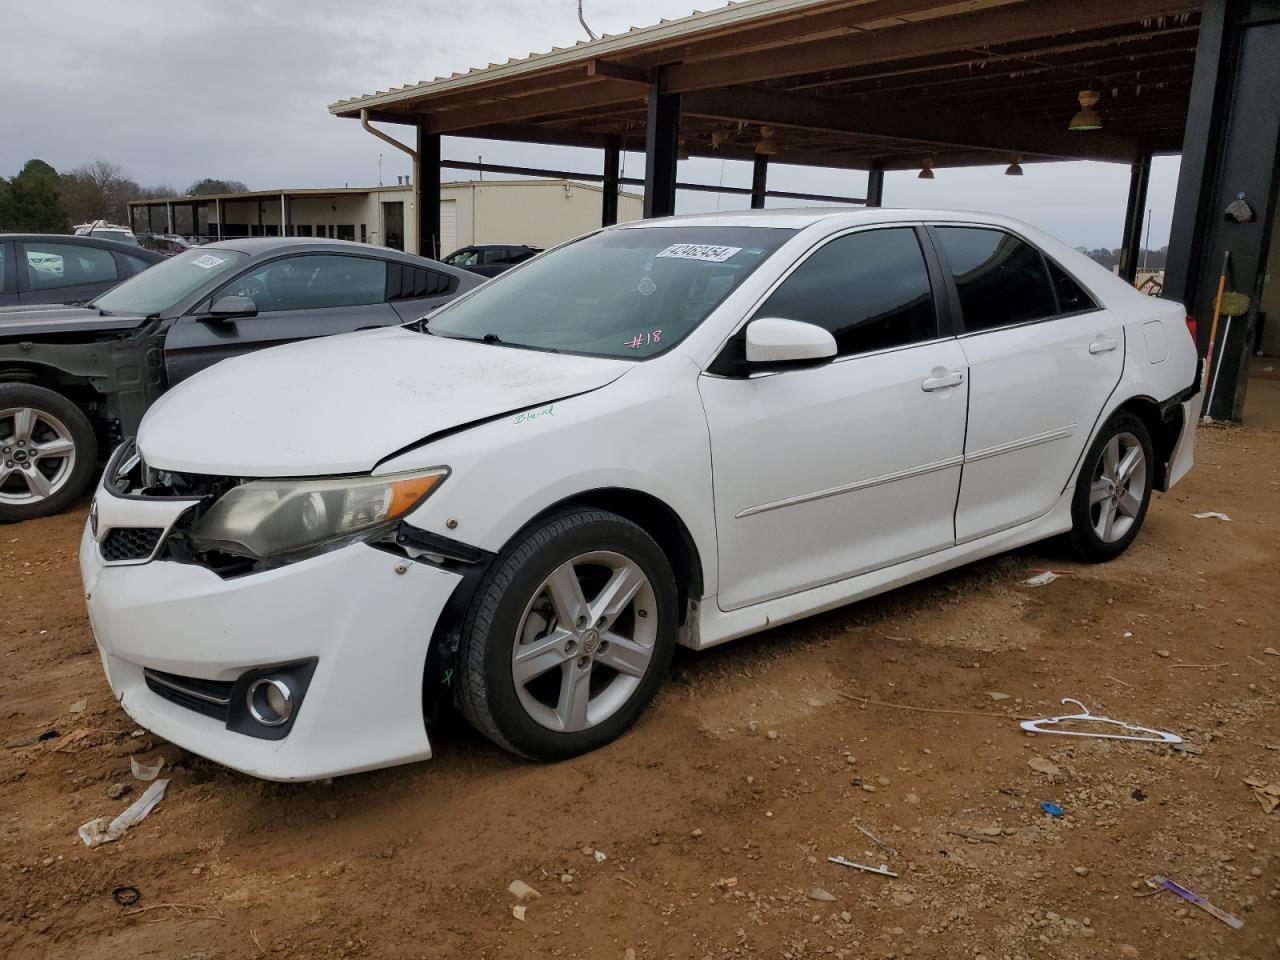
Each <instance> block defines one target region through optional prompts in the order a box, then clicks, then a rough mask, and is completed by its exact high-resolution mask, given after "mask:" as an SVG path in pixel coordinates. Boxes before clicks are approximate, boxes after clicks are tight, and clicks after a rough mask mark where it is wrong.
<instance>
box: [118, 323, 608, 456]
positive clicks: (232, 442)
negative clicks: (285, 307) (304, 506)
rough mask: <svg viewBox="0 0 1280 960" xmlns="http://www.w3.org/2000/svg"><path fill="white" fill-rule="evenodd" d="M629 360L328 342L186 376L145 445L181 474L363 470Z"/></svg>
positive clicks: (153, 419) (461, 344)
mask: <svg viewBox="0 0 1280 960" xmlns="http://www.w3.org/2000/svg"><path fill="white" fill-rule="evenodd" d="M631 366H632V364H631V363H629V362H627V361H623V360H607V359H598V358H592V357H575V356H566V355H563V354H553V353H544V352H540V351H534V350H521V349H517V348H514V347H503V346H499V345H496V344H484V343H476V342H474V341H467V340H451V339H445V338H442V337H435V336H431V335H430V334H423V333H416V332H413V331H411V330H408V329H406V328H403V327H394V328H390V329H383V330H376V331H369V332H365V333H356V334H349V335H346V336H337V337H326V338H323V339H319V340H311V341H308V342H306V343H299V344H292V345H289V346H284V347H277V348H274V349H271V350H263V351H261V352H259V353H253V354H249V355H247V356H244V357H237V358H235V359H232V360H226V361H223V362H222V363H220V364H217V365H216V366H214V367H212V368H210V369H209V370H206V371H204V372H203V373H200V374H198V375H196V376H194V377H192V378H191V379H190V380H186V381H184V382H183V383H181V384H179V385H178V386H177V387H175V388H174V389H173V390H171V391H170V392H169V393H167V394H165V395H164V396H163V397H161V398H160V400H159V401H158V402H157V403H156V404H155V405H154V406H153V407H152V408H151V409H150V410H149V411H148V412H147V415H146V417H145V418H144V419H143V421H142V426H141V427H140V428H139V430H138V447H139V450H140V452H141V453H142V456H143V459H144V460H145V461H146V462H147V463H148V464H150V465H151V466H153V467H157V468H159V469H162V470H175V471H179V472H183V473H199V474H216V475H221V476H233V477H304V476H321V475H326V474H344V473H367V472H368V471H370V470H372V469H373V467H374V466H375V465H376V464H377V463H378V462H379V461H381V460H384V459H386V458H387V457H388V456H389V455H391V454H392V453H395V452H397V451H400V450H403V449H404V448H406V447H409V446H413V445H414V444H416V443H419V442H420V441H423V440H425V439H426V438H428V437H431V436H432V435H434V434H437V433H440V432H442V431H448V430H453V429H455V428H457V427H462V426H466V425H467V424H471V423H475V422H477V421H483V420H488V419H490V418H493V417H497V416H501V415H503V414H506V413H510V412H513V411H516V410H522V409H526V408H529V407H536V406H540V405H541V404H545V403H552V402H554V401H556V400H560V399H563V398H565V397H570V396H574V395H576V394H581V393H586V392H587V391H590V390H595V389H598V388H600V387H602V386H604V385H605V384H607V383H610V382H611V381H613V380H616V379H617V378H618V377H620V376H622V375H623V374H624V373H626V371H627V370H629V369H630V368H631Z"/></svg>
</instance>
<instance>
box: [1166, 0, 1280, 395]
mask: <svg viewBox="0 0 1280 960" xmlns="http://www.w3.org/2000/svg"><path fill="white" fill-rule="evenodd" d="M1277 89H1280V0H1205V3H1204V6H1203V8H1202V11H1201V20H1200V32H1199V40H1198V41H1197V47H1196V64H1195V71H1194V74H1193V76H1192V82H1191V103H1190V110H1189V112H1188V115H1187V126H1186V133H1185V136H1184V139H1183V152H1182V164H1181V167H1180V170H1179V174H1178V192H1177V197H1176V199H1175V201H1174V210H1173V228H1172V233H1171V236H1170V240H1169V258H1168V264H1167V266H1166V269H1165V283H1164V296H1166V297H1169V298H1171V299H1174V300H1179V301H1181V302H1182V303H1184V304H1186V307H1187V312H1188V313H1190V314H1192V315H1194V316H1195V317H1196V319H1197V321H1198V324H1197V326H1198V330H1199V338H1200V342H1199V347H1200V352H1201V353H1202V354H1204V353H1206V352H1207V350H1208V348H1209V337H1210V335H1211V326H1212V323H1211V320H1212V317H1213V305H1214V299H1215V295H1216V293H1217V284H1218V274H1219V271H1220V269H1221V266H1222V262H1223V258H1224V255H1225V254H1227V253H1230V267H1229V269H1228V273H1227V289H1228V290H1232V291H1235V292H1238V293H1242V294H1244V295H1246V296H1248V297H1250V298H1251V304H1250V308H1249V312H1248V313H1247V314H1245V315H1244V316H1239V317H1234V318H1232V320H1231V322H1230V324H1227V323H1226V322H1222V323H1221V324H1220V325H1219V330H1218V336H1217V342H1216V343H1215V344H1214V345H1213V355H1214V359H1213V364H1212V366H1213V368H1214V369H1213V372H1212V374H1211V380H1212V382H1211V384H1210V387H1211V396H1207V397H1206V398H1205V403H1206V409H1205V413H1206V414H1207V415H1209V416H1211V417H1213V418H1214V419H1215V420H1240V419H1241V417H1242V415H1243V411H1244V393H1245V387H1246V385H1247V383H1248V363H1249V355H1250V348H1251V346H1252V343H1253V329H1254V327H1255V326H1256V323H1257V315H1258V306H1259V299H1260V293H1261V290H1262V284H1263V281H1264V277H1265V272H1266V261H1267V250H1268V246H1269V241H1270V236H1271V226H1272V222H1273V217H1274V215H1275V195H1276V173H1277V166H1278V165H1277V160H1278V159H1280V97H1276V96H1275V91H1276V90H1277ZM1237 199H1242V200H1244V202H1245V203H1246V204H1247V205H1248V208H1249V209H1250V210H1251V211H1252V214H1253V216H1252V217H1251V218H1250V217H1249V216H1247V215H1245V217H1244V220H1243V221H1241V220H1238V219H1237V218H1236V217H1235V216H1233V215H1232V214H1229V213H1228V209H1227V208H1228V207H1229V206H1230V205H1231V204H1233V202H1234V201H1236V200H1237Z"/></svg>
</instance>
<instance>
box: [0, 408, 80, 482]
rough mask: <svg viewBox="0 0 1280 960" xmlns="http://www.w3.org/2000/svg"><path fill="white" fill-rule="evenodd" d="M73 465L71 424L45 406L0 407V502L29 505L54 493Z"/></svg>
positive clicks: (73, 451)
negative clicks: (60, 418) (43, 407)
mask: <svg viewBox="0 0 1280 960" xmlns="http://www.w3.org/2000/svg"><path fill="white" fill-rule="evenodd" d="M75 467H76V444H75V440H74V438H73V437H72V435H71V430H70V428H69V427H68V426H67V425H66V424H65V423H63V422H62V421H61V420H59V419H58V418H57V417H55V416H54V415H53V414H52V413H50V412H49V411H47V410H40V409H37V408H35V407H27V406H22V407H6V408H3V409H0V504H6V505H10V506H30V505H33V504H37V503H41V502H43V501H45V500H47V499H48V498H49V497H52V496H54V495H55V494H57V493H58V492H59V491H60V490H62V488H63V487H65V486H66V485H67V483H68V482H69V481H70V479H71V477H72V475H73V474H74V473H75Z"/></svg>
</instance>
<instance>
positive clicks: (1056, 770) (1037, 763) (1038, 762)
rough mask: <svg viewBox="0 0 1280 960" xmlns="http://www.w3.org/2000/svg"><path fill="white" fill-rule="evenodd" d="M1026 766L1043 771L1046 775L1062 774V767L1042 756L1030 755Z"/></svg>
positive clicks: (1038, 771) (1037, 771)
mask: <svg viewBox="0 0 1280 960" xmlns="http://www.w3.org/2000/svg"><path fill="white" fill-rule="evenodd" d="M1027 766H1028V767H1030V768H1031V769H1032V770H1034V771H1035V772H1036V773H1043V774H1044V775H1045V776H1046V777H1058V776H1061V775H1062V768H1061V767H1059V766H1058V765H1057V764H1056V763H1054V762H1053V761H1052V760H1046V759H1045V758H1044V757H1032V758H1031V759H1030V760H1028V761H1027Z"/></svg>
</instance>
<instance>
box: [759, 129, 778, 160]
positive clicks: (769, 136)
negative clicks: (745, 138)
mask: <svg viewBox="0 0 1280 960" xmlns="http://www.w3.org/2000/svg"><path fill="white" fill-rule="evenodd" d="M777 152H778V141H777V140H775V139H773V128H772V127H761V128H760V139H759V140H757V141H756V153H757V154H758V155H759V156H762V157H772V156H775V155H776V154H777Z"/></svg>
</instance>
